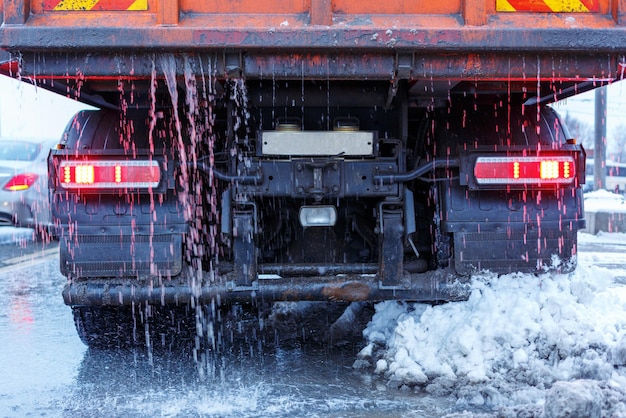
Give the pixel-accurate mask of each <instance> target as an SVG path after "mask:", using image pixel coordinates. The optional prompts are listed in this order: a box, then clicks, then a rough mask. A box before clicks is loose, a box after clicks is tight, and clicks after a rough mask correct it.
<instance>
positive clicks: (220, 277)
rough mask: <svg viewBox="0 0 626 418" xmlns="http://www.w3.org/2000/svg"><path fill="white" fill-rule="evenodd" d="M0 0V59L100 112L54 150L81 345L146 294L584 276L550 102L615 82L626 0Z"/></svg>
mask: <svg viewBox="0 0 626 418" xmlns="http://www.w3.org/2000/svg"><path fill="white" fill-rule="evenodd" d="M2 7H3V8H2V9H1V11H2V16H3V22H4V23H3V25H2V27H0V46H1V47H2V48H4V49H5V50H6V51H8V52H9V57H8V58H7V59H6V61H5V62H4V63H2V64H0V71H1V72H2V73H4V74H8V75H11V76H14V77H18V78H21V79H22V80H24V81H27V82H31V83H34V84H36V85H38V86H40V87H42V88H46V89H49V90H52V91H56V92H59V93H60V94H64V95H67V96H69V97H72V98H75V99H76V100H80V101H82V102H84V103H87V104H90V105H92V106H94V107H95V108H96V109H97V110H90V111H83V112H80V113H79V114H77V115H76V116H75V117H74V118H73V119H72V120H71V121H70V122H69V123H68V126H67V128H66V131H65V133H64V135H63V138H61V140H60V146H59V149H57V150H55V151H53V152H52V154H51V155H50V159H49V170H50V178H51V182H50V190H51V203H52V208H53V215H54V218H55V220H56V222H57V225H58V229H59V236H60V258H61V259H60V268H61V271H62V272H63V274H64V275H66V276H67V277H68V284H67V286H66V287H65V289H64V291H63V297H64V300H65V302H66V303H67V304H68V305H70V306H72V307H73V309H74V313H75V318H76V321H77V327H78V329H79V333H81V336H82V337H83V339H84V341H85V342H87V343H88V344H91V345H98V344H100V343H101V342H102V341H105V342H110V341H111V340H116V339H119V338H130V337H128V335H126V336H125V337H120V336H119V334H116V333H115V332H113V333H112V332H110V330H109V331H107V328H106V326H107V325H106V323H107V321H108V320H103V319H102V318H107V317H110V316H114V317H115V316H118V315H120V316H121V317H123V318H126V320H127V319H128V318H135V316H134V315H129V314H128V312H129V309H130V310H132V309H133V307H136V306H138V305H141V306H150V307H156V306H166V307H174V306H207V305H211V304H214V303H215V301H216V300H217V301H220V303H226V302H237V303H241V304H244V305H246V304H248V305H249V304H255V303H259V302H274V301H303V300H314V301H379V300H388V299H402V300H414V301H429V302H438V301H451V300H457V299H461V298H464V297H466V296H467V283H468V280H469V277H471V275H472V274H473V273H476V272H479V271H484V270H490V271H492V272H495V273H499V274H501V273H508V272H514V271H524V272H543V271H546V270H550V269H553V270H554V269H556V270H559V271H563V272H568V271H571V270H572V269H574V268H575V260H576V243H577V231H578V230H579V229H581V228H583V227H584V222H585V221H584V218H583V199H582V192H581V185H582V183H584V178H585V172H584V168H585V161H584V150H583V149H582V147H581V146H580V145H578V144H576V141H575V139H574V138H571V137H570V135H569V134H568V132H567V129H566V127H565V126H564V125H563V124H562V123H561V120H560V119H559V117H558V115H557V114H556V113H555V112H554V111H553V110H552V108H551V107H550V106H549V104H550V103H551V102H554V101H556V100H559V99H562V98H566V97H568V96H571V95H574V94H576V93H578V92H582V91H585V90H589V89H592V88H595V87H598V86H601V85H604V84H606V83H609V82H611V81H613V80H615V79H618V78H620V77H622V75H623V73H624V69H625V66H624V56H623V51H625V50H626V30H625V26H624V25H625V23H626V3H625V1H624V0H612V1H609V0H605V1H599V0H598V1H592V0H578V1H562V2H561V1H556V2H545V3H543V2H521V1H512V0H508V1H506V0H497V1H495V2H493V1H484V0H483V1H478V0H459V1H444V2H438V3H436V4H433V3H432V2H426V1H416V2H414V3H412V4H409V3H405V2H392V3H386V4H385V3H380V2H374V1H359V2H354V1H351V0H335V1H330V0H320V1H316V0H310V1H306V0H303V1H296V0H282V1H278V2H275V1H274V2H258V1H254V2H253V1H248V0H244V1H242V2H236V3H224V2H197V1H194V0H180V1H178V2H166V1H165V0H161V1H154V2H152V1H150V0H136V1H128V2H106V1H100V2H86V1H77V2H67V1H64V0H61V1H58V0H46V1H44V2H28V1H16V0H5V2H4V3H3V6H2ZM607 40H608V42H607ZM620 51H621V52H620ZM105 313H106V315H105ZM109 322H110V321H109ZM131 328H132V327H131ZM115 329H117V330H118V331H119V327H116V328H115ZM116 332H117V331H116ZM111 335H114V336H113V337H111Z"/></svg>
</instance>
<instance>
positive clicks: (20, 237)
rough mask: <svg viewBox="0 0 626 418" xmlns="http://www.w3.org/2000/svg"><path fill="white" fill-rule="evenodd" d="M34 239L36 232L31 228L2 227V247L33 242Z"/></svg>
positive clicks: (0, 237) (0, 242) (0, 238)
mask: <svg viewBox="0 0 626 418" xmlns="http://www.w3.org/2000/svg"><path fill="white" fill-rule="evenodd" d="M34 237H35V230H34V229H31V228H16V227H13V226H3V227H0V245H4V244H16V243H18V244H19V243H21V242H28V241H32V240H33V239H34Z"/></svg>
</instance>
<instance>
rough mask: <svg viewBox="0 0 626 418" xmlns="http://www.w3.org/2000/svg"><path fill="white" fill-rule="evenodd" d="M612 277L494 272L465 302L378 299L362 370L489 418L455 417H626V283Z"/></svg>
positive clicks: (594, 271)
mask: <svg viewBox="0 0 626 418" xmlns="http://www.w3.org/2000/svg"><path fill="white" fill-rule="evenodd" d="M624 258H625V259H626V255H624ZM614 274H615V273H614V272H612V271H610V270H607V269H605V268H602V267H597V266H593V265H579V266H578V268H577V269H576V271H575V272H573V273H571V274H543V275H538V276H535V275H530V274H508V275H505V276H501V277H497V276H495V275H492V274H488V273H486V274H481V275H478V276H477V277H475V278H473V281H472V292H471V296H470V297H469V299H468V300H467V301H465V302H458V303H448V304H442V305H437V306H431V305H426V304H415V303H398V302H383V303H380V304H378V305H377V306H376V313H375V315H374V317H373V318H372V321H371V322H370V323H369V325H368V326H367V328H366V329H365V330H364V336H365V338H366V341H367V345H366V347H365V348H364V349H363V350H362V351H361V352H360V353H359V355H358V359H357V360H356V362H355V364H354V366H355V367H359V368H361V367H362V368H368V367H370V368H371V369H372V370H374V371H375V373H377V374H378V375H379V376H380V377H381V379H384V380H385V381H386V382H387V384H388V385H390V386H393V387H399V388H404V389H406V390H413V391H416V392H427V393H430V394H433V395H437V396H444V397H450V398H451V399H453V400H454V401H455V403H456V405H457V407H458V409H459V411H464V410H466V409H467V410H472V411H476V410H484V411H485V414H487V415H484V414H481V415H475V413H470V412H466V413H459V412H458V411H457V412H455V413H454V414H451V415H450V416H462V417H474V416H481V417H483V416H507V417H508V416H510V417H517V416H528V417H549V418H553V417H596V416H597V417H600V416H606V417H626V367H625V366H626V286H624V285H622V284H618V283H616V281H615V277H614ZM494 413H497V415H492V414H494Z"/></svg>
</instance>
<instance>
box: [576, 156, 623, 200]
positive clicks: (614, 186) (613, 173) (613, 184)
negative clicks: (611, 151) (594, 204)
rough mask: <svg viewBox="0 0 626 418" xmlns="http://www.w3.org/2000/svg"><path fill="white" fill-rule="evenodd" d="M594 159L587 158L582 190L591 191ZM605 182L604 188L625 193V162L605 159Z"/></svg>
mask: <svg viewBox="0 0 626 418" xmlns="http://www.w3.org/2000/svg"><path fill="white" fill-rule="evenodd" d="M593 169H594V160H593V158H587V168H586V170H585V173H586V178H587V179H586V182H585V187H584V189H583V191H584V192H590V191H593V189H594V187H593V182H594V175H593ZM605 173H606V177H605V184H604V188H605V189H606V190H609V191H612V192H615V193H618V194H624V193H626V163H623V162H616V161H611V160H607V161H606V163H605Z"/></svg>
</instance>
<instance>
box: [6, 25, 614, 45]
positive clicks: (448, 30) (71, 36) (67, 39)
mask: <svg viewBox="0 0 626 418" xmlns="http://www.w3.org/2000/svg"><path fill="white" fill-rule="evenodd" d="M392 28H393V29H392ZM0 47H2V48H5V49H9V50H15V51H17V50H55V49H57V50H58V49H65V50H85V49H86V50H108V51H124V50H125V51H128V50H136V49H137V48H138V47H141V48H142V49H146V50H150V49H153V50H156V49H158V50H170V51H180V50H210V49H213V50H215V49H224V48H226V49H247V50H250V49H261V50H272V49H291V50H292V51H294V52H297V51H298V50H303V49H304V50H306V51H310V50H317V49H326V50H329V49H330V50H337V49H346V50H347V49H350V50H355V49H359V50H370V51H371V50H378V51H384V50H388V51H393V50H399V51H416V52H417V51H424V52H427V51H438V52H446V51H448V52H452V51H462V52H480V51H519V52H521V53H523V52H536V51H544V52H548V51H550V52H563V51H569V52H572V51H578V52H589V51H595V52H622V53H623V51H624V49H626V29H625V28H624V27H604V28H603V27H600V28H593V27H592V28H585V27H574V28H570V27H565V28H558V27H557V28H551V27H536V28H533V29H531V30H529V29H526V28H520V27H515V26H511V27H493V28H492V27H488V26H477V27H474V26H470V27H463V26H460V27H459V26H458V25H457V26H456V27H445V28H434V27H432V28H431V27H426V28H423V27H422V28H415V27H410V28H394V27H393V25H392V22H389V26H370V27H365V28H354V29H353V28H348V27H345V26H340V27H336V26H313V27H306V26H305V27H302V28H295V27H294V28H293V29H287V28H280V27H278V28H273V27H261V28H254V27H251V28H241V27H235V28H211V27H207V28H194V27H184V26H164V27H149V26H148V27H106V26H95V27H91V28H81V27H66V26H50V27H40V26H27V25H4V26H3V27H2V29H0Z"/></svg>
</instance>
